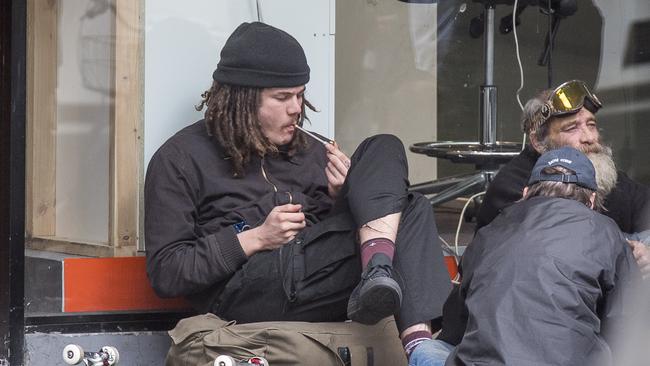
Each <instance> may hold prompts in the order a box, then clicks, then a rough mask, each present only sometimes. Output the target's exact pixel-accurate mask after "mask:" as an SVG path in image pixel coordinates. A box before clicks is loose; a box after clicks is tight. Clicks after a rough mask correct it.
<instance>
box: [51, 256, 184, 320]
mask: <svg viewBox="0 0 650 366" xmlns="http://www.w3.org/2000/svg"><path fill="white" fill-rule="evenodd" d="M189 308H190V306H189V304H188V303H187V301H185V300H184V299H182V298H173V299H161V298H159V297H158V296H157V295H156V294H155V292H154V291H153V289H152V288H151V286H150V284H149V280H148V278H147V274H146V267H145V258H144V257H115V258H67V259H64V260H63V311H64V312H81V311H92V312H96V311H124V310H179V309H183V310H184V309H189Z"/></svg>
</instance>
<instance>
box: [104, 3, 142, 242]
mask: <svg viewBox="0 0 650 366" xmlns="http://www.w3.org/2000/svg"><path fill="white" fill-rule="evenodd" d="M116 5H117V6H116V16H115V18H116V21H115V37H116V38H115V39H116V42H115V114H114V116H115V119H114V124H113V140H112V154H111V159H112V160H111V171H112V179H111V180H112V185H113V186H112V188H111V194H112V197H111V209H112V212H111V226H112V228H111V243H113V245H114V246H115V255H135V252H136V246H137V242H138V227H139V225H138V220H139V215H138V213H139V212H138V210H139V199H138V197H139V186H140V181H141V180H142V175H143V174H142V157H141V156H142V154H141V150H142V146H141V144H142V138H141V132H142V131H141V125H142V110H143V109H142V105H143V103H144V100H143V92H142V72H141V70H142V55H143V39H142V34H143V33H142V19H141V16H142V8H141V6H142V1H126V0H118V1H117V2H116Z"/></svg>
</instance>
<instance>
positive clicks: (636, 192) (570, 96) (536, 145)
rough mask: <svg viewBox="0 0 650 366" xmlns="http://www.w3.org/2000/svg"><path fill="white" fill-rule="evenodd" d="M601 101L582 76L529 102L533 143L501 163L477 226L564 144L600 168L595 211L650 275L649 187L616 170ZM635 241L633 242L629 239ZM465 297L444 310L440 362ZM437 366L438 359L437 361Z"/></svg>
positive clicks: (527, 125) (454, 298)
mask: <svg viewBox="0 0 650 366" xmlns="http://www.w3.org/2000/svg"><path fill="white" fill-rule="evenodd" d="M600 108H602V103H601V102H600V100H598V98H597V97H596V95H594V94H593V93H592V92H591V91H590V90H589V88H588V87H587V85H586V84H585V83H584V82H583V81H580V80H571V81H567V82H565V83H563V84H561V85H560V86H558V87H557V88H555V89H553V90H545V91H543V92H541V93H539V94H538V95H537V96H535V97H534V98H532V99H531V100H529V101H528V102H527V103H526V106H525V107H524V111H523V113H522V119H521V126H522V130H523V131H524V132H525V133H527V134H528V136H529V139H530V144H528V145H527V146H526V147H525V149H524V150H523V151H522V152H521V153H520V154H519V155H518V156H516V157H515V158H514V159H512V160H511V161H510V162H509V163H508V164H506V165H505V166H503V167H502V168H501V169H500V170H499V173H498V174H497V175H496V177H495V178H494V180H493V181H492V182H491V183H490V186H489V188H488V190H487V193H486V195H485V197H484V199H483V203H482V204H481V207H480V209H479V213H478V215H477V228H476V230H477V231H478V230H479V229H480V228H482V227H484V226H487V225H488V224H490V223H491V222H492V220H493V219H494V218H495V217H497V216H498V215H499V213H501V211H502V210H504V209H505V208H506V207H509V206H511V205H512V204H514V203H515V202H518V201H520V200H521V199H522V198H523V197H522V192H523V190H524V187H526V185H527V184H528V180H529V178H530V175H531V172H532V170H533V167H534V166H535V162H536V161H537V160H538V159H539V157H540V156H541V154H543V153H544V152H546V151H550V150H554V149H557V148H560V147H564V146H570V147H573V148H575V149H577V150H579V151H581V152H583V153H584V154H585V155H587V157H588V158H589V160H591V162H592V164H593V165H594V168H595V170H596V181H597V185H598V190H597V193H598V194H597V197H602V198H598V200H597V202H595V207H596V209H597V210H598V211H599V212H601V213H602V214H604V215H606V216H609V217H610V218H612V219H613V220H614V221H615V222H616V224H617V225H618V227H619V229H620V230H621V231H622V232H623V233H624V236H625V237H626V238H627V239H628V243H629V245H630V246H631V247H632V249H633V254H634V258H635V260H636V262H637V264H638V266H639V268H640V269H641V272H642V273H643V274H644V276H646V277H647V276H650V250H648V247H647V246H646V245H644V243H643V242H647V240H648V236H650V231H649V230H650V189H649V188H648V187H647V186H645V185H643V184H640V183H638V182H635V181H633V180H632V179H630V178H629V177H628V176H627V175H626V174H625V173H624V172H622V171H620V170H617V169H616V166H615V164H614V160H613V159H612V150H611V148H609V147H608V146H605V145H603V144H602V143H601V139H600V131H599V130H598V124H597V121H596V116H595V114H596V113H597V112H598V110H599V109H600ZM631 239H634V240H631ZM463 303H464V299H463V298H462V296H461V295H460V292H459V288H458V287H457V286H455V287H454V289H453V290H452V292H451V294H450V295H449V297H448V298H447V301H446V302H445V306H444V308H443V324H442V331H441V333H440V334H439V335H438V337H437V342H436V343H435V351H437V352H439V353H440V356H439V357H438V360H437V361H438V362H439V363H438V364H443V363H444V359H445V358H446V357H445V356H446V355H447V354H448V353H449V351H450V350H452V349H453V348H454V346H455V345H457V344H458V343H459V342H460V340H461V338H462V337H463V333H464V332H465V325H466V322H467V316H468V314H467V312H466V311H464V310H463V309H464V307H463ZM433 364H435V363H433Z"/></svg>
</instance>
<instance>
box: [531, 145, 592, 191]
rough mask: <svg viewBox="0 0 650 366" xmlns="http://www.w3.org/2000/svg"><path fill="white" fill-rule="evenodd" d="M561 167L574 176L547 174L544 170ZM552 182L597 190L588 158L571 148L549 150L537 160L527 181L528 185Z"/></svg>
mask: <svg viewBox="0 0 650 366" xmlns="http://www.w3.org/2000/svg"><path fill="white" fill-rule="evenodd" d="M555 166H561V167H564V168H566V169H570V170H572V171H574V172H575V173H574V174H561V173H557V174H548V173H544V169H545V168H548V167H555ZM542 181H552V182H563V183H575V184H577V185H579V186H581V187H584V188H587V189H591V190H592V191H595V190H597V189H598V184H597V183H596V170H595V169H594V166H593V164H592V163H591V161H590V160H589V158H588V157H587V156H586V155H585V154H583V153H582V152H580V151H579V150H577V149H575V148H573V147H568V146H566V147H562V148H559V149H556V150H550V151H547V152H545V153H544V154H542V156H540V157H539V159H537V162H536V163H535V166H534V167H533V171H532V173H531V174H530V179H528V185H529V186H530V185H532V184H534V183H537V182H542Z"/></svg>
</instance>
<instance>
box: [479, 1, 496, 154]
mask: <svg viewBox="0 0 650 366" xmlns="http://www.w3.org/2000/svg"><path fill="white" fill-rule="evenodd" d="M484 34H485V45H484V46H485V50H484V52H485V59H484V64H485V84H484V85H482V86H481V101H480V103H481V106H480V110H481V121H480V138H481V140H480V143H481V144H482V145H486V146H493V145H495V144H496V142H497V136H496V132H497V88H496V86H494V4H491V3H489V2H488V3H486V5H485V32H484Z"/></svg>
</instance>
